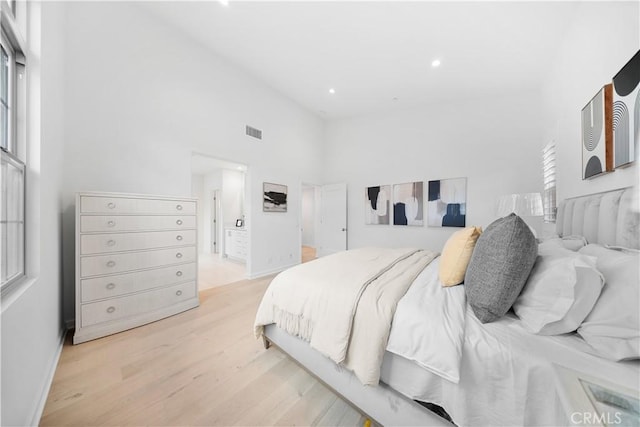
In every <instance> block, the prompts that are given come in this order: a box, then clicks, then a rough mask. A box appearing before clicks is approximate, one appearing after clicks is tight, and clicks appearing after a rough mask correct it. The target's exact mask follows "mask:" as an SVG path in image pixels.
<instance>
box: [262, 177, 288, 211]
mask: <svg viewBox="0 0 640 427" xmlns="http://www.w3.org/2000/svg"><path fill="white" fill-rule="evenodd" d="M262 190H263V193H264V196H263V203H262V210H263V211H264V212H286V211H287V186H286V185H281V184H272V183H270V182H265V183H263V184H262Z"/></svg>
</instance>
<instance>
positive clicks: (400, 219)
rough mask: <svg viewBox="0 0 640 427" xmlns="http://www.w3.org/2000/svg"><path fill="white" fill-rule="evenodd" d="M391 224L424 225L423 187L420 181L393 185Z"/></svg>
mask: <svg viewBox="0 0 640 427" xmlns="http://www.w3.org/2000/svg"><path fill="white" fill-rule="evenodd" d="M393 225H414V226H418V227H422V226H423V225H424V189H423V184H422V182H421V181H416V182H408V183H406V184H395V185H394V186H393Z"/></svg>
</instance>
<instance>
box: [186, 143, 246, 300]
mask: <svg viewBox="0 0 640 427" xmlns="http://www.w3.org/2000/svg"><path fill="white" fill-rule="evenodd" d="M246 176H247V166H246V165H243V164H240V163H235V162H231V161H227V160H222V159H218V158H215V157H211V156H207V155H203V154H198V153H194V154H193V155H192V156H191V194H192V197H195V198H197V199H198V277H199V280H198V289H199V290H200V291H202V290H204V289H209V288H213V287H216V286H222V285H226V284H229V283H233V282H238V281H240V280H244V279H246V277H247V269H246V264H247V258H248V256H249V253H248V250H247V249H248V234H247V229H246V222H245V183H246Z"/></svg>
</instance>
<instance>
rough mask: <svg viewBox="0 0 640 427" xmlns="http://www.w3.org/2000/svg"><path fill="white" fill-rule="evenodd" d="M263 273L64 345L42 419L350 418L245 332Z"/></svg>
mask: <svg viewBox="0 0 640 427" xmlns="http://www.w3.org/2000/svg"><path fill="white" fill-rule="evenodd" d="M271 278H272V277H269V278H265V279H257V280H245V281H241V282H238V283H234V284H231V285H227V286H222V287H217V288H213V289H210V290H207V291H204V292H201V293H200V303H201V305H200V307H198V308H196V309H193V310H189V311H186V312H184V313H181V314H178V315H176V316H173V317H170V318H168V319H164V320H161V321H158V322H155V323H151V324H149V325H146V326H142V327H139V328H136V329H132V330H129V331H125V332H122V333H119V334H116V335H111V336H109V337H105V338H101V339H98V340H95V341H90V342H87V343H84V344H80V345H77V346H73V345H71V342H70V338H71V336H72V334H69V335H68V337H67V338H68V339H67V342H66V343H65V346H64V348H63V350H62V355H61V357H60V362H59V364H58V368H57V371H56V374H55V377H54V380H53V384H52V387H51V391H50V393H49V397H48V399H47V403H46V406H45V409H44V413H43V417H42V419H41V425H43V426H50V425H51V426H53V425H56V426H60V425H76V426H87V425H119V426H125V425H159V426H160V425H162V426H169V425H171V426H176V425H200V426H203V425H246V426H249V425H252V426H266V425H327V426H328V425H332V426H333V425H335V426H337V425H350V426H357V425H360V426H362V425H363V423H364V421H365V418H364V417H363V416H362V415H361V414H360V413H358V412H357V411H355V410H354V409H353V408H352V407H351V406H349V405H348V404H347V403H345V402H344V401H343V400H341V399H340V398H338V397H337V396H336V395H335V394H333V393H332V392H331V391H329V390H328V389H327V388H326V387H325V386H324V385H322V384H321V383H319V382H318V381H317V380H316V379H315V378H314V377H312V376H311V375H309V374H308V373H307V372H306V371H305V370H303V369H302V368H300V367H299V366H298V365H296V364H295V363H294V362H293V361H291V360H290V359H289V358H288V357H287V356H285V355H284V354H283V353H281V352H280V351H279V350H277V349H276V348H273V347H272V348H270V349H269V350H265V349H264V348H263V347H262V341H261V340H256V339H255V338H254V337H253V334H252V325H253V320H254V315H255V312H256V309H257V307H258V304H259V302H260V298H261V297H262V295H263V294H264V291H265V289H266V287H267V285H268V283H269V282H270V280H271Z"/></svg>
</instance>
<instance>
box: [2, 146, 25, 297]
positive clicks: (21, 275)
mask: <svg viewBox="0 0 640 427" xmlns="http://www.w3.org/2000/svg"><path fill="white" fill-rule="evenodd" d="M0 151H1V153H0V156H2V157H6V158H7V162H8V163H10V164H12V165H13V166H14V167H17V168H19V169H21V171H22V266H21V267H22V269H21V271H20V272H19V273H18V274H16V275H15V276H14V277H12V278H11V279H9V280H7V281H6V282H4V283H0V291H1V294H2V295H4V294H5V292H7V291H8V290H9V289H11V288H12V287H13V285H15V284H16V283H18V282H20V281H21V280H22V279H24V278H25V277H26V276H27V165H25V163H24V162H23V161H22V160H20V159H19V158H18V157H17V156H14V155H13V154H11V153H9V152H7V151H5V150H4V149H0ZM2 160H4V159H2Z"/></svg>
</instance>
